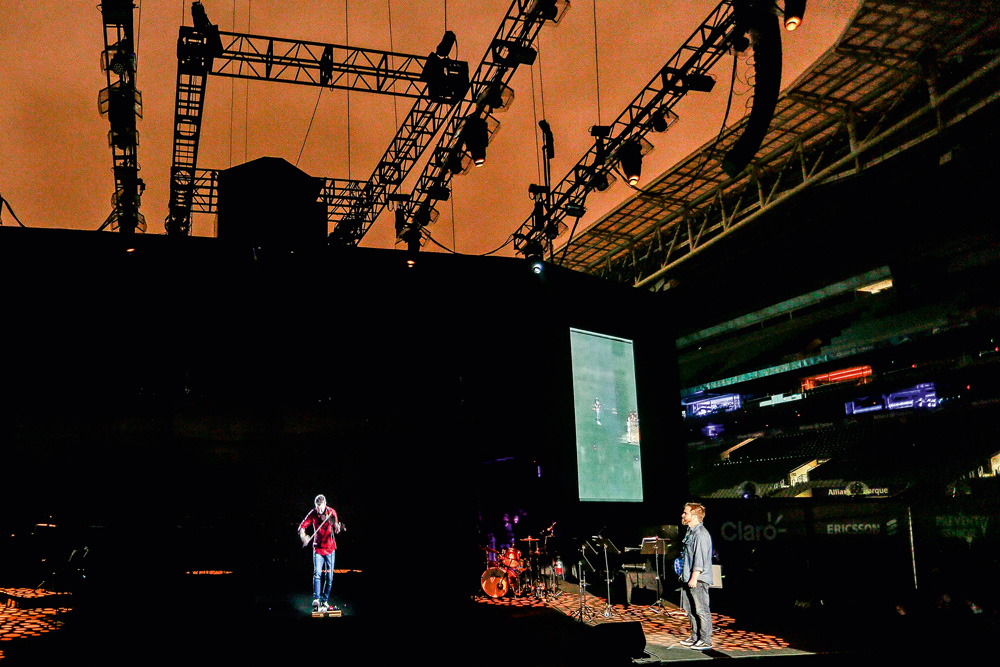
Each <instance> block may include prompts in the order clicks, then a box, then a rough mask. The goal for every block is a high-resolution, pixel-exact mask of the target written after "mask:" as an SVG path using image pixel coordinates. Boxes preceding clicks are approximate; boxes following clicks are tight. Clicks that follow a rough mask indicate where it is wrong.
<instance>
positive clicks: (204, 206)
mask: <svg viewBox="0 0 1000 667" xmlns="http://www.w3.org/2000/svg"><path fill="white" fill-rule="evenodd" d="M364 184H365V182H364V181H360V180H347V179H340V178H324V179H323V188H322V190H320V200H321V201H322V202H323V203H324V204H325V205H326V210H327V218H328V219H333V218H334V217H338V216H342V215H345V214H347V212H348V211H350V209H351V207H352V206H353V205H354V202H356V201H357V199H358V197H359V193H360V192H361V190H362V188H363V187H364ZM191 194H192V196H191V212H192V213H208V214H212V213H218V212H219V170H218V169H195V172H194V187H193V188H192V192H191Z"/></svg>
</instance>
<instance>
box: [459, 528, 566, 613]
mask: <svg viewBox="0 0 1000 667" xmlns="http://www.w3.org/2000/svg"><path fill="white" fill-rule="evenodd" d="M518 542H527V543H528V545H527V547H526V550H527V558H525V557H524V555H523V554H522V552H521V550H520V549H518V548H517V547H516V546H509V547H507V548H506V549H503V550H501V551H497V550H496V549H492V548H490V547H479V548H480V549H482V550H483V551H485V552H486V571H485V572H483V575H482V577H480V585H481V586H482V588H483V592H484V593H486V594H487V595H489V596H490V597H491V598H502V597H503V596H505V595H507V593H510V594H511V595H512V596H514V597H518V596H527V595H531V596H534V597H538V598H541V597H545V596H546V595H548V594H549V592H550V591H554V590H557V589H556V586H555V584H556V578H557V577H558V576H559V575H561V574H562V572H560V571H559V569H561V562H559V563H558V565H559V568H557V567H556V564H555V563H553V560H552V558H551V557H550V556H547V555H546V554H545V553H544V552H543V551H541V550H540V549H539V548H538V544H537V543H538V542H541V540H540V539H539V538H537V537H526V538H524V539H521V540H518Z"/></svg>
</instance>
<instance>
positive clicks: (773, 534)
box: [719, 512, 788, 542]
mask: <svg viewBox="0 0 1000 667" xmlns="http://www.w3.org/2000/svg"><path fill="white" fill-rule="evenodd" d="M783 518H784V517H783V516H782V515H781V514H779V515H778V516H777V517H776V518H773V519H772V518H771V513H770V512H768V513H767V522H766V523H744V522H742V521H726V522H725V523H723V524H722V525H721V526H719V536H720V537H722V539H724V540H726V541H727V542H773V541H774V540H776V539H778V535H780V534H782V533H787V532H788V530H787V529H785V528H782V527H781V526H780V524H781V521H782V519H783Z"/></svg>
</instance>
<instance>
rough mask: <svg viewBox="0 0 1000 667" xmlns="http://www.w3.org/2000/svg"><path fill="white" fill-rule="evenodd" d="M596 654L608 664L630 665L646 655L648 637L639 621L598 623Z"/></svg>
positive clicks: (594, 633)
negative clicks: (635, 659) (634, 660)
mask: <svg viewBox="0 0 1000 667" xmlns="http://www.w3.org/2000/svg"><path fill="white" fill-rule="evenodd" d="M593 636H594V649H595V651H594V653H595V654H597V655H600V657H601V658H603V659H605V660H607V661H608V662H607V664H612V665H614V664H630V663H631V661H632V660H633V659H634V658H642V657H645V655H646V635H645V634H644V633H643V631H642V623H640V622H639V621H622V622H621V623H616V622H609V623H598V624H597V625H595V626H594V632H593Z"/></svg>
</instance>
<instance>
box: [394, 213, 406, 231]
mask: <svg viewBox="0 0 1000 667" xmlns="http://www.w3.org/2000/svg"><path fill="white" fill-rule="evenodd" d="M405 228H406V209H402V208H397V209H396V236H400V235H401V234H402V233H403V229H405Z"/></svg>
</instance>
